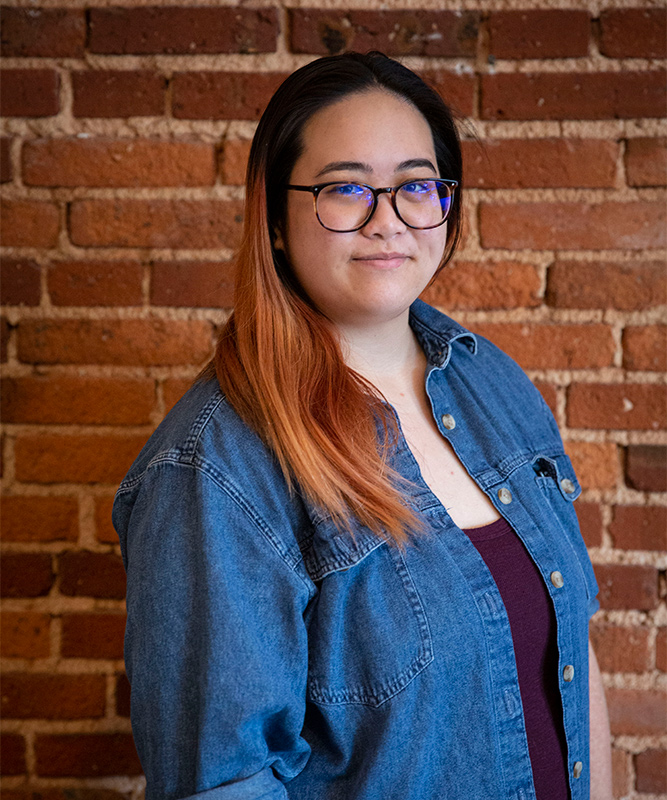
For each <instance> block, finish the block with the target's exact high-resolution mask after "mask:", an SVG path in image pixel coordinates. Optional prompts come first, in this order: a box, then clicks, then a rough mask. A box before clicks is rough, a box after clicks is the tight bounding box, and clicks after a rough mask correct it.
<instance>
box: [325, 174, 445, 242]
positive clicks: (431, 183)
mask: <svg viewBox="0 0 667 800" xmlns="http://www.w3.org/2000/svg"><path fill="white" fill-rule="evenodd" d="M373 204H374V203H373V192H372V191H371V190H370V189H369V188H368V187H366V186H363V185H362V184H359V183H334V184H331V185H330V186H325V187H324V188H323V189H322V190H321V191H320V192H319V194H318V195H317V215H318V217H319V218H320V222H321V223H322V225H324V227H325V228H329V229H330V230H334V231H341V232H342V231H351V230H354V229H356V228H359V227H361V226H362V225H363V224H364V223H365V222H367V220H368V219H369V217H370V215H371V213H372V210H373ZM451 204H452V193H451V189H450V187H449V186H448V185H447V184H446V183H442V182H441V181H435V180H420V181H411V182H410V183H405V184H403V185H402V186H400V187H399V188H398V189H397V191H396V211H397V213H398V216H399V218H400V219H401V220H402V221H403V222H404V223H405V224H406V225H408V226H410V227H411V228H435V227H437V226H438V225H440V224H441V223H442V222H443V220H444V219H446V217H447V215H448V214H449V209H450V207H451Z"/></svg>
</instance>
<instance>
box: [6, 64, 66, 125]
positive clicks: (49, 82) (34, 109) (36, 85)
mask: <svg viewBox="0 0 667 800" xmlns="http://www.w3.org/2000/svg"><path fill="white" fill-rule="evenodd" d="M0 82H1V83H2V96H1V97H0V114H2V116H3V117H51V116H53V115H54V114H57V113H58V111H59V110H60V98H59V94H58V93H59V89H60V79H59V78H58V73H57V72H56V71H55V70H52V69H3V70H0Z"/></svg>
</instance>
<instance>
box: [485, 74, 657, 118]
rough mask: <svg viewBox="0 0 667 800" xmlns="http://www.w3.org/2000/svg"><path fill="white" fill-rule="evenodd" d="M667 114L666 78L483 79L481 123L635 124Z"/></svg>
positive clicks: (532, 76) (560, 76) (566, 76)
mask: <svg viewBox="0 0 667 800" xmlns="http://www.w3.org/2000/svg"><path fill="white" fill-rule="evenodd" d="M664 114H665V73H664V72H660V71H658V70H655V71H652V72H597V73H583V72H577V73H572V72H567V73H501V74H498V75H483V76H482V108H481V117H482V119H634V118H636V117H662V116H664Z"/></svg>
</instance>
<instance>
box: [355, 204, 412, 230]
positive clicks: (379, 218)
mask: <svg viewBox="0 0 667 800" xmlns="http://www.w3.org/2000/svg"><path fill="white" fill-rule="evenodd" d="M406 228H407V225H406V224H405V223H404V222H402V221H401V220H400V219H399V217H398V215H397V214H396V211H395V210H394V206H393V205H392V202H391V197H390V195H389V194H381V195H380V196H379V197H378V201H377V205H376V206H375V211H374V212H373V216H372V217H371V218H370V220H369V221H368V222H367V223H366V224H365V225H364V227H363V228H362V229H361V231H362V233H363V234H364V235H365V236H378V237H382V238H387V237H390V236H395V235H396V234H397V233H402V232H403V231H404V230H405V229H406Z"/></svg>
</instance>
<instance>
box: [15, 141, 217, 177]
mask: <svg viewBox="0 0 667 800" xmlns="http://www.w3.org/2000/svg"><path fill="white" fill-rule="evenodd" d="M22 155H23V181H24V183H26V184H28V185H33V186H113V187H118V186H210V185H212V184H213V183H214V182H215V158H214V156H215V153H214V149H213V145H211V144H207V143H206V142H196V141H183V140H180V141H178V140H177V141H160V140H158V139H107V138H104V137H99V138H95V139H77V138H66V139H33V140H32V141H28V142H26V144H25V145H24V146H23V154H22Z"/></svg>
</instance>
